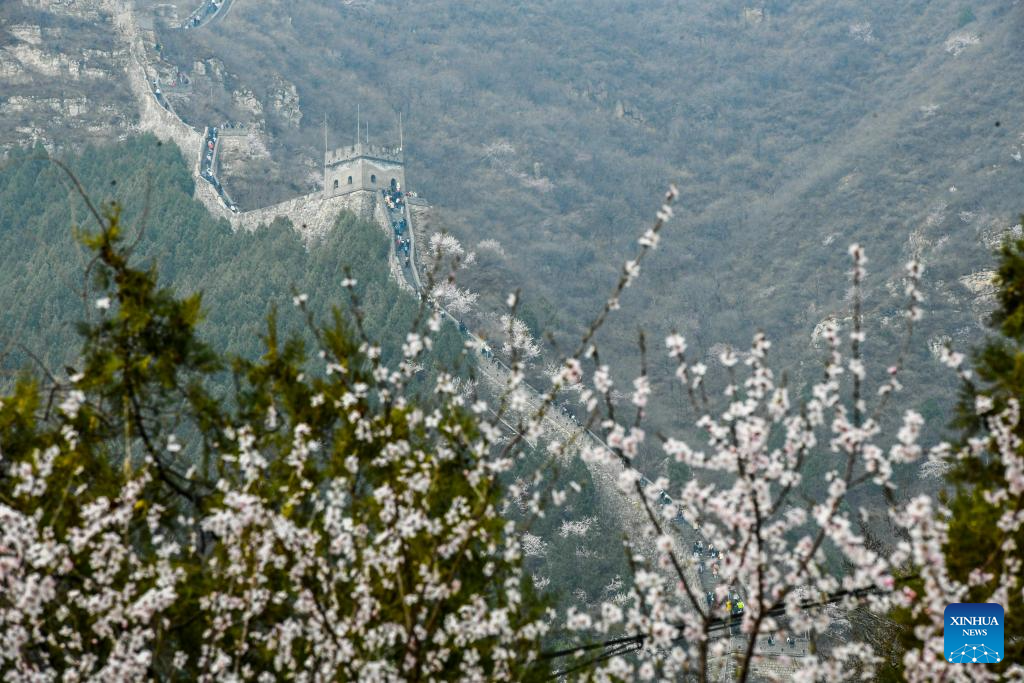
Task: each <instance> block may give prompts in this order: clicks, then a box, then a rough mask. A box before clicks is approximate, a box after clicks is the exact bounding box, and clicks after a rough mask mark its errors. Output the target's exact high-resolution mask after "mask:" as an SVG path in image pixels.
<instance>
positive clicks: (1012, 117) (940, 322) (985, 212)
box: [44, 0, 1024, 425]
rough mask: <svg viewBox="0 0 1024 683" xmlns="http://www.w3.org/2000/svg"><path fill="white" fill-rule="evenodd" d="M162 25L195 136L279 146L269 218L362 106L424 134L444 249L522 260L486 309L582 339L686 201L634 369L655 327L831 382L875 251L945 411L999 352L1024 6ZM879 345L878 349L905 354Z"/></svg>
mask: <svg viewBox="0 0 1024 683" xmlns="http://www.w3.org/2000/svg"><path fill="white" fill-rule="evenodd" d="M44 4H45V3H44ZM138 4H139V6H140V11H142V12H143V13H145V11H146V9H147V7H149V6H153V7H156V6H157V5H159V6H160V11H161V12H162V13H163V14H164V15H167V12H166V8H167V6H168V4H167V3H156V2H151V1H150V0H145V1H143V2H139V3H138ZM171 4H174V3H171ZM177 4H178V5H179V7H178V12H177V14H178V15H179V16H183V15H184V14H185V13H187V11H189V10H190V9H191V6H192V5H191V3H188V2H184V0H182V1H181V2H178V3H177ZM171 14H173V13H171ZM154 26H155V30H156V33H155V34H154V35H155V40H156V41H157V42H159V43H160V45H161V48H162V55H163V57H164V60H165V61H164V63H163V65H162V68H163V69H164V71H165V72H166V73H174V72H176V71H180V72H181V73H182V74H185V75H186V76H187V77H188V78H189V79H190V81H191V86H190V91H189V92H187V93H182V94H179V95H176V96H174V97H173V98H172V101H173V102H174V105H175V108H176V110H177V111H179V112H180V113H182V115H183V116H185V117H186V118H187V119H188V120H189V122H190V123H192V124H193V125H196V126H200V127H201V126H203V125H206V124H209V123H219V122H223V121H225V120H231V121H241V122H248V123H253V124H255V128H254V133H253V135H252V136H250V139H249V140H248V141H247V144H248V146H247V147H245V146H243V148H240V149H237V150H235V151H234V152H231V151H230V150H227V151H226V153H225V158H224V164H225V173H224V175H225V177H226V182H227V183H228V186H229V188H230V189H231V192H232V195H233V196H234V197H236V198H238V199H240V200H241V201H242V203H243V206H250V207H251V206H255V205H258V204H264V203H268V202H270V201H274V200H277V199H281V198H284V197H288V196H292V195H294V194H297V193H300V192H306V191H309V190H311V189H314V188H315V187H316V184H317V183H318V173H319V171H318V169H319V165H320V154H321V150H322V147H323V128H322V126H323V120H324V115H325V114H326V115H327V117H328V121H329V136H328V137H329V143H330V144H332V145H334V144H343V143H346V142H349V141H350V140H351V138H352V136H353V130H354V124H355V120H354V119H355V108H356V106H357V105H359V106H360V107H361V109H362V112H363V116H364V121H365V120H369V121H370V135H371V138H372V139H374V140H377V141H387V142H392V141H394V140H395V139H396V138H397V126H396V118H397V112H398V111H399V110H401V111H402V112H403V113H404V117H405V123H406V127H405V132H406V136H405V142H406V150H407V159H408V174H407V175H408V178H409V181H410V184H411V186H412V187H413V188H414V189H417V190H421V191H422V192H423V193H424V194H426V195H427V196H428V197H429V198H430V199H431V201H432V202H433V203H434V204H435V205H437V206H438V207H440V218H441V220H440V221H439V224H447V225H448V226H450V227H451V229H453V230H454V231H455V232H456V233H457V234H458V235H459V236H460V237H462V238H463V239H464V240H465V241H467V242H469V243H470V244H473V243H475V242H478V241H480V240H483V239H488V238H494V239H497V240H498V241H499V242H500V243H501V245H502V250H503V252H504V255H503V256H502V255H501V254H500V253H499V252H497V251H492V252H491V253H490V254H488V255H487V257H486V258H485V259H483V260H482V263H484V264H486V267H479V268H477V270H476V273H475V274H471V275H470V276H469V277H470V278H471V279H470V281H469V282H470V284H471V285H473V286H474V287H476V288H478V289H480V290H481V291H482V293H483V295H484V296H483V301H484V302H485V306H486V305H490V306H494V305H497V302H499V301H501V300H503V293H505V292H507V291H508V290H511V289H513V288H515V287H517V286H524V287H525V292H526V301H527V310H526V317H527V319H528V320H530V321H531V322H532V323H533V324H534V325H535V326H537V327H544V328H547V329H549V330H551V331H553V332H555V333H556V335H557V336H558V337H559V339H562V340H564V339H566V338H567V336H568V335H571V334H573V333H574V332H575V331H577V330H578V329H579V328H580V326H582V325H583V324H585V322H586V320H588V317H589V315H590V314H591V313H592V312H593V311H594V310H595V308H596V307H597V306H598V305H599V304H600V303H601V301H602V300H603V298H604V292H605V291H606V288H607V287H608V286H609V285H610V283H611V282H612V280H613V278H614V276H615V273H616V270H617V268H618V265H619V264H620V263H621V261H622V259H623V258H625V256H626V254H627V253H628V252H629V250H630V249H631V248H632V246H631V245H632V244H633V240H634V239H635V236H636V235H637V234H638V233H639V231H640V229H641V228H642V226H643V225H644V224H645V223H646V222H648V221H649V220H650V219H651V217H652V214H653V210H654V208H655V207H656V204H657V202H658V201H659V197H660V194H661V192H662V191H663V189H664V188H665V186H666V185H667V184H668V183H669V182H676V183H677V184H678V185H679V186H680V188H681V190H682V196H681V202H680V208H679V210H678V212H677V215H678V220H677V221H675V223H674V224H673V226H672V229H671V230H670V232H669V234H668V236H667V240H666V242H665V244H664V247H663V248H662V249H661V250H660V252H659V253H658V254H657V255H656V257H655V258H654V259H653V260H652V261H651V262H650V264H649V266H648V269H647V272H646V273H645V275H644V278H643V279H642V281H641V284H640V285H639V286H637V287H635V288H633V289H632V290H631V291H630V292H629V296H628V297H627V299H626V301H625V303H626V304H627V305H626V306H625V310H624V311H622V312H621V313H620V314H619V316H618V317H617V318H616V319H615V321H614V324H613V325H612V326H611V327H610V328H609V329H608V330H607V331H606V333H604V334H603V335H602V337H601V343H602V345H603V346H604V347H605V351H606V357H609V358H613V359H618V360H620V361H624V362H625V363H626V365H627V366H628V364H629V363H630V362H631V359H632V358H634V357H635V355H636V354H635V337H636V333H635V330H636V329H637V327H643V328H645V329H646V330H648V331H649V332H650V333H652V334H653V335H654V336H655V337H656V338H660V337H661V336H662V334H663V333H665V332H666V331H667V330H668V329H669V328H671V327H673V326H675V327H678V328H679V329H680V330H681V331H684V332H685V333H687V335H688V336H690V337H691V338H692V339H693V340H694V342H695V343H696V344H697V345H698V347H700V348H701V349H702V350H706V349H708V348H710V347H711V346H712V345H713V344H714V343H715V342H719V341H725V342H730V343H734V344H742V343H745V341H746V340H747V339H748V338H749V335H750V333H751V332H752V331H753V330H754V329H755V328H758V327H760V328H764V329H767V330H768V331H769V332H770V333H771V334H772V336H773V337H775V338H776V340H777V343H776V346H775V348H774V352H776V353H779V354H781V355H782V356H783V358H784V361H785V363H784V364H785V365H787V366H788V367H790V368H791V370H792V371H793V372H796V373H797V374H798V375H800V376H803V375H804V373H805V372H814V373H816V372H817V370H816V365H814V363H813V359H814V357H816V356H817V355H818V352H817V351H815V350H814V349H813V347H812V345H811V343H810V336H811V331H812V330H813V328H814V327H815V325H816V324H818V323H819V322H820V321H822V320H823V319H825V318H826V317H828V316H829V315H832V314H837V313H838V314H841V313H842V311H843V299H844V296H845V293H846V283H845V281H843V280H841V279H839V277H838V275H837V274H838V273H842V272H844V271H845V270H846V267H847V266H846V260H845V259H846V257H845V245H846V244H848V243H849V242H851V241H853V240H859V241H861V242H863V243H864V244H865V246H866V247H867V248H868V251H869V254H870V255H871V257H872V263H871V272H872V277H873V279H872V280H871V289H870V290H869V300H868V303H869V308H870V310H871V311H872V314H873V315H874V318H875V324H876V326H877V325H878V324H880V323H881V322H882V321H888V322H891V321H892V320H894V318H893V315H894V313H895V312H896V307H897V306H898V305H899V302H898V300H891V299H890V298H889V292H890V291H894V292H896V293H897V294H898V288H897V287H894V286H893V284H894V282H893V278H894V277H895V276H898V273H899V267H900V264H901V263H902V262H903V261H904V260H905V259H906V258H908V257H909V256H910V255H911V254H912V253H914V254H918V255H920V256H922V257H923V258H924V259H925V261H926V263H927V266H928V271H929V272H928V274H929V277H930V278H931V280H930V284H929V287H928V292H929V306H930V307H931V308H932V311H933V313H932V315H931V316H930V317H929V318H927V319H926V322H925V326H924V328H923V329H922V330H921V332H920V336H919V340H920V344H918V345H917V346H915V359H916V362H917V364H916V365H914V366H913V367H912V368H911V380H913V381H915V382H917V384H916V385H915V392H914V394H913V396H914V397H915V398H914V399H913V401H916V402H918V403H919V404H920V405H918V406H917V407H918V408H926V409H927V405H926V404H927V403H928V400H929V399H928V397H929V396H932V395H935V394H937V393H939V392H941V391H944V390H946V389H947V388H948V386H949V385H948V381H947V379H946V378H945V376H944V375H941V373H936V372H935V368H934V367H933V366H932V365H931V361H930V360H929V353H928V351H927V342H928V341H929V340H931V341H932V342H933V344H934V343H935V342H937V341H940V340H942V339H943V338H945V336H947V335H948V336H950V337H952V338H953V339H954V340H955V341H956V343H958V344H968V343H970V342H971V341H972V340H973V339H976V338H977V337H978V335H979V334H980V328H979V326H978V324H977V322H978V320H979V318H980V317H981V316H982V315H983V314H984V310H985V301H984V294H985V291H986V290H985V277H984V275H983V274H982V275H979V274H978V272H979V271H982V270H984V269H985V268H986V267H987V265H988V262H989V258H988V254H989V252H990V248H991V245H992V244H994V243H995V240H996V239H997V238H998V235H999V234H1000V232H1002V231H1004V230H1005V229H1007V228H1008V227H1009V226H1010V225H1012V223H1013V216H1015V215H1016V213H1017V212H1018V211H1019V210H1020V208H1021V207H1020V206H1019V204H1020V192H1019V188H1020V186H1021V174H1022V172H1024V164H1022V163H1021V162H1020V161H1018V159H1019V157H1020V155H1021V153H1022V151H1024V137H1022V136H1024V117H1022V116H1021V114H1022V109H1021V107H1022V105H1021V99H1020V98H1019V96H1018V94H1019V86H1020V76H1019V74H1020V72H1021V70H1020V64H1021V58H1022V55H1021V49H1022V48H1021V42H1020V38H1019V36H1020V35H1021V34H1022V29H1024V7H1022V6H1021V5H1020V4H1019V3H1014V2H1006V1H1003V2H995V1H993V2H985V3H971V4H965V3H963V2H960V1H956V2H954V1H953V0H935V1H933V2H924V1H914V2H905V3H891V2H884V1H882V0H877V1H868V2H861V1H858V2H854V1H853V0H843V1H841V2H825V1H824V0H813V1H811V2H802V3H796V2H786V1H782V0H778V1H774V2H760V3H750V4H745V3H743V2H732V1H731V0H730V1H726V2H721V1H714V2H712V1H711V0H703V1H695V2H685V3H679V2H668V1H655V2H647V3H624V2H610V1H608V0H599V1H597V2H586V3H584V2H580V1H578V0H561V1H559V2H528V3H514V4H509V3H499V2H496V1H494V0H485V1H483V2H478V3H473V4H472V6H466V5H464V4H457V3H450V2H442V1H441V0H423V1H422V2H417V3H397V2H352V3H336V2H333V1H328V0H288V1H287V2H285V1H283V0H267V1H262V2H254V1H251V0H236V2H235V3H234V4H233V6H232V9H231V12H230V13H229V14H228V15H227V16H226V17H225V18H223V19H222V20H217V21H215V22H213V23H211V24H210V25H209V26H208V27H205V28H203V29H200V30H196V31H187V32H176V31H171V30H168V29H167V27H166V25H163V24H161V22H160V20H159V19H158V20H156V22H155V23H154ZM997 120H998V121H999V122H1000V125H999V126H998V127H997V126H996V125H995V123H996V121H997ZM951 187H955V188H956V192H951V191H950V188H951ZM965 283H966V285H967V286H965ZM880 335H881V336H880V337H879V341H880V342H881V346H882V348H881V349H880V348H879V346H878V345H876V346H872V347H869V351H870V352H875V353H881V352H882V350H884V348H885V347H886V346H893V345H894V343H895V341H896V335H897V329H896V328H895V327H894V326H892V325H889V326H882V328H881V331H880ZM801 363H804V365H803V366H802V367H801V365H800V364H801ZM808 363H810V364H809V365H808ZM662 367H664V366H662ZM802 368H803V369H802ZM655 371H657V368H656V370H655ZM623 379H624V378H623ZM657 390H658V391H664V390H666V389H665V387H663V386H659V387H657ZM655 418H656V422H657V423H658V424H661V425H664V424H667V423H668V421H669V420H671V419H672V418H673V415H672V414H671V413H669V412H665V413H656V414H655Z"/></svg>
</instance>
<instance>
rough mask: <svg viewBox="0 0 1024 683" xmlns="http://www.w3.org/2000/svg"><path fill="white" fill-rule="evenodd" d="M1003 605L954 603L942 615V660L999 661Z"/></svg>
mask: <svg viewBox="0 0 1024 683" xmlns="http://www.w3.org/2000/svg"><path fill="white" fill-rule="evenodd" d="M1003 616H1004V613H1003V608H1002V606H1001V605H997V604H995V603H992V602H983V603H981V602H956V603H953V604H952V605H949V606H948V607H946V611H945V613H944V614H943V629H942V639H943V642H944V643H945V653H944V654H945V656H946V661H947V662H950V663H953V664H995V663H997V662H1001V661H1002V660H1003V655H1004V654H1006V652H1005V650H1003Z"/></svg>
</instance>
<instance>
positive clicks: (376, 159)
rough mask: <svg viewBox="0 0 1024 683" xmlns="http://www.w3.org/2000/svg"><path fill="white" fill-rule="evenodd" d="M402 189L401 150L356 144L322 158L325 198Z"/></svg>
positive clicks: (403, 175) (402, 167) (402, 163)
mask: <svg viewBox="0 0 1024 683" xmlns="http://www.w3.org/2000/svg"><path fill="white" fill-rule="evenodd" d="M400 187H401V188H403V189H404V188H405V162H404V160H403V157H402V148H401V147H383V146H379V145H371V144H369V143H365V142H357V143H356V144H354V145H349V146H347V147H339V148H337V149H334V150H330V151H328V152H327V153H326V156H325V157H324V197H325V198H327V197H337V196H339V195H344V194H349V193H350V192H359V191H360V190H369V191H371V192H376V191H377V190H383V189H393V190H394V189H398V188H400Z"/></svg>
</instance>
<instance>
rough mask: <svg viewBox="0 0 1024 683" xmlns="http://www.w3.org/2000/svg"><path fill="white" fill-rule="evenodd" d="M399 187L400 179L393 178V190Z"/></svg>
mask: <svg viewBox="0 0 1024 683" xmlns="http://www.w3.org/2000/svg"><path fill="white" fill-rule="evenodd" d="M397 189H398V180H397V179H395V178H392V179H391V191H392V192H395V191H396V190H397Z"/></svg>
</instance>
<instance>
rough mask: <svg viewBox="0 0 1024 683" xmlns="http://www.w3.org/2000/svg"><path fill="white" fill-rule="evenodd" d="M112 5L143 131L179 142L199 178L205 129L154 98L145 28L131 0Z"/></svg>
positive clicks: (139, 125) (115, 25) (194, 174)
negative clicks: (184, 119) (141, 27)
mask: <svg viewBox="0 0 1024 683" xmlns="http://www.w3.org/2000/svg"><path fill="white" fill-rule="evenodd" d="M111 8H112V9H113V11H114V27H115V29H116V30H117V32H118V33H119V34H120V35H121V37H122V38H123V40H124V41H125V43H126V44H127V46H128V64H127V67H126V68H127V72H128V73H127V75H128V84H129V86H130V87H131V90H132V93H134V95H135V98H136V99H137V100H138V102H139V124H138V128H139V130H142V131H147V132H150V133H153V134H154V135H156V136H157V138H159V139H160V140H163V141H164V142H173V143H174V144H176V145H177V146H178V148H179V149H181V151H182V154H184V155H185V158H186V159H187V160H189V161H190V162H191V164H192V175H193V177H195V178H197V179H198V177H199V158H200V154H201V153H202V143H203V134H202V132H200V131H198V130H196V129H195V128H192V127H191V126H189V125H188V124H186V123H185V122H184V121H182V120H181V119H180V118H178V115H177V114H175V113H174V112H172V111H169V110H167V109H164V108H163V107H162V106H160V103H159V102H157V100H156V97H154V95H153V91H152V90H151V89H150V86H149V83H150V80H151V79H150V70H149V68H148V67H147V60H146V51H145V44H144V42H143V39H142V31H141V29H140V28H139V24H138V20H137V19H136V16H135V12H134V11H133V9H132V6H131V3H130V0H119V1H117V2H112V3H111Z"/></svg>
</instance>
